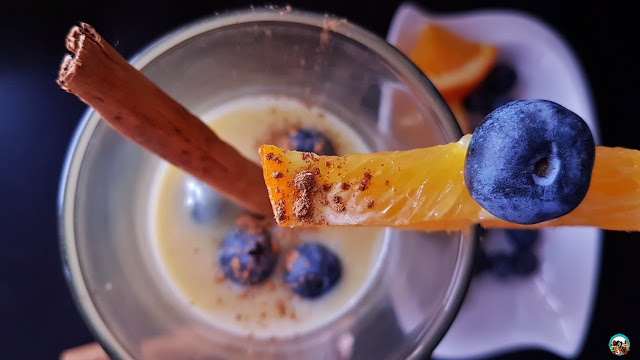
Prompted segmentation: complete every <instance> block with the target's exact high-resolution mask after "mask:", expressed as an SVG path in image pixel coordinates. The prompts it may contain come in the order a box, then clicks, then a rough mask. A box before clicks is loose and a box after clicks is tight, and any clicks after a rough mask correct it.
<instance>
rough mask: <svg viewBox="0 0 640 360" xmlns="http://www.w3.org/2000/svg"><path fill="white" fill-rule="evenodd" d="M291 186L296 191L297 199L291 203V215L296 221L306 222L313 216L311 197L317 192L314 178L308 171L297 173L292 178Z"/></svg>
mask: <svg viewBox="0 0 640 360" xmlns="http://www.w3.org/2000/svg"><path fill="white" fill-rule="evenodd" d="M293 185H294V186H295V187H296V189H297V190H298V197H297V199H296V201H295V202H294V203H293V214H294V215H295V217H296V219H297V220H307V219H310V218H311V217H312V215H313V207H312V203H313V201H312V199H311V196H312V195H313V194H314V192H315V191H316V190H317V188H316V178H315V177H314V176H313V174H312V173H311V172H310V171H305V172H299V173H298V174H296V176H295V177H294V178H293Z"/></svg>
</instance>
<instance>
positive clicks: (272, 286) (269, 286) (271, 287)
mask: <svg viewBox="0 0 640 360" xmlns="http://www.w3.org/2000/svg"><path fill="white" fill-rule="evenodd" d="M264 288H265V290H267V291H275V290H276V284H274V283H273V282H272V281H267V282H266V283H265V284H264Z"/></svg>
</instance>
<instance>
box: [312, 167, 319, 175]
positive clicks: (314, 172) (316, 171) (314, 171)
mask: <svg viewBox="0 0 640 360" xmlns="http://www.w3.org/2000/svg"><path fill="white" fill-rule="evenodd" d="M313 175H318V176H320V168H315V169H313Z"/></svg>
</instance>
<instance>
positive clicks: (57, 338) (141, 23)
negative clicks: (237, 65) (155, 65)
mask: <svg viewBox="0 0 640 360" xmlns="http://www.w3.org/2000/svg"><path fill="white" fill-rule="evenodd" d="M289 3H290V4H291V5H292V6H293V7H294V8H298V9H309V10H317V11H323V12H329V13H332V14H335V15H339V16H343V17H347V18H348V19H350V20H351V21H352V22H355V23H357V24H360V25H362V26H364V27H365V28H368V29H369V30H372V31H373V32H375V33H377V34H378V35H380V36H382V37H384V36H385V35H386V32H387V29H388V26H389V23H390V21H391V18H392V16H393V14H394V11H395V10H396V8H397V6H398V5H399V2H397V1H381V2H378V3H376V2H373V1H345V0H339V1H332V0H325V1H292V2H289ZM178 4H180V5H178ZM249 4H250V3H249V2H241V1H211V0H209V1H199V2H196V1H182V2H175V4H174V3H172V2H169V1H162V0H158V1H153V2H148V3H146V4H145V3H142V2H141V1H136V0H129V1H105V2H95V3H91V2H85V1H82V2H81V1H71V2H68V3H62V4H54V3H51V4H45V5H42V4H39V3H35V2H31V1H11V0H3V1H2V0H0V169H1V170H0V174H1V176H0V191H1V192H2V196H1V199H2V203H1V204H2V206H1V207H0V225H1V229H2V231H3V234H2V236H0V242H1V244H2V248H1V251H0V254H1V255H0V256H1V257H0V358H2V359H54V358H56V357H57V356H58V354H59V353H60V351H61V350H63V349H65V348H68V347H72V346H76V345H80V344H84V343H87V342H90V341H93V338H92V336H91V334H90V333H89V332H88V330H87V328H86V326H85V325H84V324H83V322H82V320H81V318H80V316H79V314H78V312H77V310H76V308H75V306H74V304H73V302H72V300H71V297H70V294H69V291H68V288H67V286H66V284H65V281H64V278H63V272H62V266H61V263H60V259H59V251H58V236H57V235H58V234H57V225H56V197H57V186H58V178H59V175H60V170H61V167H62V162H63V159H64V156H65V152H66V149H67V145H68V143H69V140H70V138H71V135H72V133H73V131H74V129H75V127H76V125H77V124H78V120H79V118H80V117H81V115H82V113H83V112H84V111H85V109H86V107H85V105H84V104H82V103H81V102H80V101H78V100H77V99H76V98H75V97H74V96H71V95H69V94H66V93H65V92H63V91H62V90H60V89H59V88H58V87H57V86H56V84H55V82H54V80H55V78H56V73H57V70H58V64H59V61H60V59H61V58H62V56H63V54H64V53H65V49H64V37H65V35H66V33H67V31H68V29H69V27H70V26H71V25H72V24H74V23H75V22H76V21H78V20H82V21H86V22H88V23H90V24H92V25H94V26H95V27H96V28H97V29H98V31H100V33H101V34H102V35H103V36H104V37H105V38H106V39H109V40H110V41H111V42H112V43H114V44H117V46H116V49H117V50H119V51H120V52H121V53H122V54H123V55H124V56H125V57H131V56H132V55H133V54H134V53H135V52H136V51H138V50H139V49H141V48H142V47H144V46H145V45H147V44H148V43H149V42H151V41H152V40H153V39H155V38H156V37H158V36H160V35H162V34H164V33H166V32H167V31H169V30H172V29H174V28H175V27H177V26H179V25H181V24H183V23H185V22H188V21H191V20H194V19H197V18H200V17H203V16H206V15H209V14H212V13H213V12H214V11H224V10H225V9H231V8H236V7H248V5H249ZM254 4H256V5H257V4H260V3H254ZM598 4H600V5H598ZM423 5H424V6H425V7H426V8H427V9H429V10H431V11H438V12H455V11H461V10H471V9H475V8H487V7H488V8H495V7H499V8H515V9H519V10H524V11H527V12H529V13H531V14H533V15H535V16H537V17H538V18H540V19H542V20H544V21H546V22H547V23H548V24H550V25H551V26H552V27H554V28H555V29H556V30H558V31H559V32H560V33H561V34H562V35H563V36H564V37H565V39H566V40H567V41H568V42H569V44H570V45H571V46H572V48H573V49H574V50H575V52H576V54H577V56H578V58H579V59H580V61H581V62H582V65H583V67H584V70H585V71H586V74H587V76H588V79H589V81H590V84H591V86H592V90H593V97H594V99H595V104H596V110H597V114H598V118H599V121H600V128H601V134H602V140H603V142H604V144H605V145H610V146H625V147H633V148H640V140H639V139H638V130H639V126H638V123H639V122H640V120H639V119H638V115H637V109H636V107H637V106H638V102H637V99H636V97H637V96H638V95H640V93H639V91H638V90H637V85H638V81H639V79H638V70H637V69H638V65H637V61H636V59H634V58H633V54H634V53H637V51H636V49H635V47H636V46H637V40H638V34H640V26H638V22H637V20H636V19H634V16H635V15H634V14H635V13H636V12H635V11H633V10H632V9H630V8H626V7H625V6H622V5H617V4H615V2H614V1H607V2H586V1H580V2H569V3H567V2H561V1H541V0H537V1H522V2H515V3H514V2H512V1H455V0H447V1H435V0H434V1H425V2H424V3H423ZM629 6H630V5H629ZM636 256H640V235H639V234H627V233H613V232H609V233H606V237H605V241H604V246H603V258H602V272H601V276H600V284H599V292H598V296H597V300H596V306H595V309H594V317H593V319H592V323H591V327H590V330H589V332H588V337H587V338H586V339H585V347H584V350H583V352H582V355H581V358H585V359H608V358H610V357H612V356H613V355H612V354H611V353H610V352H609V350H608V348H607V342H608V340H609V338H610V337H611V336H612V335H613V334H615V333H619V332H620V333H623V334H625V335H627V336H628V337H629V339H630V341H631V342H635V341H640V340H637V339H640V331H639V324H638V322H637V321H638V320H639V314H640V309H638V306H639V305H638V304H640V295H638V292H637V291H634V288H635V287H636V285H637V283H638V278H639V277H638V275H640V273H639V269H640V265H638V264H640V261H639V260H638V258H637V257H636ZM567 261H571V259H567ZM479 331H481V329H479ZM576 336H577V334H576ZM461 346H464V344H461ZM634 349H635V350H634ZM637 351H640V350H637V349H636V348H635V347H632V348H631V351H630V353H629V355H628V356H631V357H633V354H634V353H635V352H637ZM554 358H556V357H554V356H553V355H552V354H549V353H546V352H543V351H520V352H518V353H512V354H508V355H504V356H502V357H499V359H554Z"/></svg>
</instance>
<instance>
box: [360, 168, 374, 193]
mask: <svg viewBox="0 0 640 360" xmlns="http://www.w3.org/2000/svg"><path fill="white" fill-rule="evenodd" d="M371 178H372V176H371V173H370V172H369V171H367V172H365V173H364V176H363V177H362V181H360V185H359V186H358V189H360V191H365V190H366V189H367V187H368V186H369V182H370V181H371Z"/></svg>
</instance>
